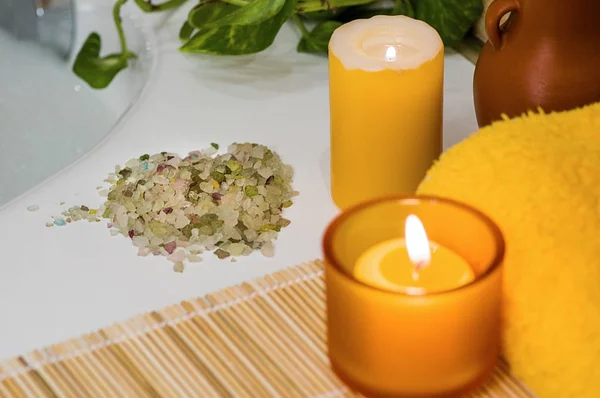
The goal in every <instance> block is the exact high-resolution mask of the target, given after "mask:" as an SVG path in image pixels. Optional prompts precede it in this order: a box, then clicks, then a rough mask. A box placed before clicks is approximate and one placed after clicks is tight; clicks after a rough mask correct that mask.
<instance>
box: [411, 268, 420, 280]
mask: <svg viewBox="0 0 600 398" xmlns="http://www.w3.org/2000/svg"><path fill="white" fill-rule="evenodd" d="M412 278H413V281H418V280H419V270H418V269H417V268H415V269H413V272H412Z"/></svg>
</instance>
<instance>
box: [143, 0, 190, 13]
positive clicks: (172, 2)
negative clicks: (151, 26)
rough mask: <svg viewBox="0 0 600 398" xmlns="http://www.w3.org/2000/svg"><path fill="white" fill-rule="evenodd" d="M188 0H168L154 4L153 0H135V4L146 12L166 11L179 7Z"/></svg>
mask: <svg viewBox="0 0 600 398" xmlns="http://www.w3.org/2000/svg"><path fill="white" fill-rule="evenodd" d="M185 2H187V0H168V1H165V2H164V3H161V4H158V5H156V4H152V0H135V4H137V6H138V7H140V9H141V10H142V11H144V12H157V11H165V10H168V9H169V8H174V7H179V6H180V5H182V4H184V3H185Z"/></svg>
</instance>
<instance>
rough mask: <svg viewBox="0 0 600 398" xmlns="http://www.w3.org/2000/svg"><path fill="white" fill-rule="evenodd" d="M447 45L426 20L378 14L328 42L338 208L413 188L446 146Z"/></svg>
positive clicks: (334, 187) (333, 174) (333, 183)
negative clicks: (444, 83)
mask: <svg viewBox="0 0 600 398" xmlns="http://www.w3.org/2000/svg"><path fill="white" fill-rule="evenodd" d="M443 75H444V45H443V43H442V40H441V38H440V36H439V35H438V33H437V32H436V31H435V29H433V28H432V27H430V26H429V25H427V24H426V23H425V22H422V21H418V20H416V19H412V18H409V17H405V16H383V15H380V16H375V17H373V18H370V19H360V20H355V21H352V22H349V23H347V24H345V25H342V26H341V27H339V28H338V29H336V30H335V32H334V33H333V35H332V37H331V40H330V42H329V103H330V122H331V126H330V133H331V194H332V197H333V201H334V202H335V204H336V205H337V206H338V207H339V208H340V209H345V208H348V207H349V206H352V205H354V204H356V203H359V202H361V201H364V200H369V199H372V198H375V197H378V196H381V195H387V194H396V193H404V194H411V193H413V192H414V191H415V189H416V188H417V185H418V184H419V182H420V181H421V180H422V179H423V177H424V176H425V173H426V171H427V169H428V168H429V167H430V166H431V165H432V163H433V161H434V160H435V159H436V158H438V157H439V155H440V154H441V151H442V110H443V109H442V108H443V80H444V76H443Z"/></svg>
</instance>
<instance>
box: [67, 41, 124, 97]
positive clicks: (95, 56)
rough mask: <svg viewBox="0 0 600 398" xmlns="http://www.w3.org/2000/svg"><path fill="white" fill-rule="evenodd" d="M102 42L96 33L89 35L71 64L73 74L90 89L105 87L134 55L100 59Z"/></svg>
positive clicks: (111, 55) (110, 56) (113, 55)
mask: <svg viewBox="0 0 600 398" xmlns="http://www.w3.org/2000/svg"><path fill="white" fill-rule="evenodd" d="M101 48H102V40H101V39H100V35H98V33H96V32H93V33H91V34H90V35H89V36H88V38H87V39H86V41H85V43H84V44H83V47H81V50H80V51H79V54H77V58H76V59H75V63H74V64H73V72H74V73H75V74H76V75H77V76H79V78H81V79H83V80H84V81H85V82H86V83H87V84H89V85H90V87H92V88H95V89H102V88H105V87H107V86H108V85H109V84H110V82H111V81H112V80H113V79H114V78H115V76H116V75H117V73H119V72H120V71H121V70H123V69H124V68H126V67H127V59H128V58H132V57H135V55H134V54H132V53H128V54H120V53H119V54H110V55H107V56H106V57H102V58H101V57H100V50H101Z"/></svg>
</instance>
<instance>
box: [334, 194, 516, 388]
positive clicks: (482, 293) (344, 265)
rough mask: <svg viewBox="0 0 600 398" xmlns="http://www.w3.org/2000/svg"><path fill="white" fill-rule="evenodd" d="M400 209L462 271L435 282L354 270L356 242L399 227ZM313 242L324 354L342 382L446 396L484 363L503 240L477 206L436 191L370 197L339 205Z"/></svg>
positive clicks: (471, 382)
mask: <svg viewBox="0 0 600 398" xmlns="http://www.w3.org/2000/svg"><path fill="white" fill-rule="evenodd" d="M409 215H415V216H417V217H418V218H419V219H420V220H421V221H422V224H423V226H424V227H425V230H426V232H427V235H428V238H429V239H430V241H431V242H435V244H437V245H439V246H443V248H444V250H448V251H450V252H453V253H454V254H455V255H456V256H458V257H460V258H461V259H462V260H464V261H465V262H466V263H467V264H468V266H469V267H470V268H471V269H472V271H473V277H472V279H471V280H470V281H467V282H466V283H465V284H462V285H460V286H457V287H452V288H450V289H448V290H443V291H434V292H430V291H427V290H426V289H425V290H423V289H410V288H408V287H407V288H406V289H398V290H394V291H390V290H388V289H385V288H382V287H378V286H373V285H371V284H369V283H368V282H365V281H363V280H359V279H357V278H356V277H355V276H354V270H355V266H356V263H357V261H358V260H359V259H360V258H361V256H362V255H363V254H364V253H365V252H367V251H368V250H369V249H370V248H372V247H374V246H376V245H378V244H381V243H382V242H386V241H389V240H390V239H395V238H398V237H402V236H404V233H405V231H404V228H405V223H404V221H405V220H406V219H407V217H408V216H409ZM323 250H324V257H325V279H326V286H327V328H328V350H329V358H330V361H331V365H332V368H333V370H334V371H335V373H336V374H337V375H338V376H339V377H340V378H341V379H342V380H343V381H344V382H345V383H347V384H348V385H349V386H350V387H351V388H353V389H354V390H356V391H358V392H360V393H362V394H364V395H366V396H368V397H411V398H415V397H454V396H460V395H461V394H463V393H465V392H468V391H470V390H471V389H474V388H476V387H477V386H478V385H479V384H480V383H481V382H483V381H484V380H485V378H486V377H487V376H488V375H489V374H490V373H491V372H492V371H493V369H494V367H495V364H496V360H497V357H498V355H499V352H500V301H501V268H502V267H501V264H502V260H503V256H504V240H503V237H502V234H501V232H500V230H499V228H498V227H497V226H496V225H495V224H494V222H493V221H492V220H490V219H489V218H488V217H487V216H485V215H484V214H482V213H481V212H479V211H477V210H475V209H473V208H471V207H469V206H467V205H464V204H461V203H458V202H455V201H452V200H448V199H443V198H437V197H428V196H413V197H407V196H394V197H387V198H381V199H376V200H374V201H370V202H365V203H362V204H359V205H357V206H355V207H352V208H350V209H349V210H347V211H345V212H343V213H342V214H340V215H339V216H338V217H337V218H336V219H335V220H334V221H333V222H332V223H331V224H330V225H329V227H328V228H327V230H326V232H325V236H324V239H323ZM432 264H433V263H432ZM436 266H437V267H443V262H442V264H437V265H436ZM431 267H432V269H431V272H434V271H435V270H434V269H433V265H432V266H431Z"/></svg>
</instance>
